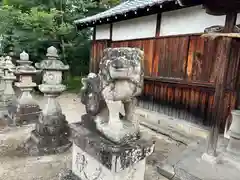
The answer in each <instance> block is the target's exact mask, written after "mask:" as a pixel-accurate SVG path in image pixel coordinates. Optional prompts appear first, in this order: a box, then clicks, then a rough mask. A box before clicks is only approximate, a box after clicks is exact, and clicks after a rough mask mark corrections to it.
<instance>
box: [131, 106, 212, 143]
mask: <svg viewBox="0 0 240 180" xmlns="http://www.w3.org/2000/svg"><path fill="white" fill-rule="evenodd" d="M135 115H136V116H137V117H138V119H139V120H140V123H141V124H142V125H143V126H146V127H148V128H151V129H153V130H155V131H156V132H158V133H161V134H164V135H166V136H169V137H170V138H172V139H174V140H176V141H179V142H182V143H184V144H186V145H188V144H191V143H192V142H194V141H196V140H201V139H206V138H207V137H208V133H209V129H208V128H206V127H203V126H200V125H197V124H193V123H190V122H187V121H184V120H181V119H176V118H173V117H170V116H167V115H164V114H161V113H158V112H155V111H150V110H147V109H143V108H140V107H137V108H136V110H135Z"/></svg>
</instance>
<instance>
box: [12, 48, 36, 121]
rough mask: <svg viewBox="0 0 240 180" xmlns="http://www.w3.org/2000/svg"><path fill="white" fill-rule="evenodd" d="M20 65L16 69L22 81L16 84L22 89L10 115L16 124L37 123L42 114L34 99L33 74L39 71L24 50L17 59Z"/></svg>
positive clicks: (16, 73) (34, 85)
mask: <svg viewBox="0 0 240 180" xmlns="http://www.w3.org/2000/svg"><path fill="white" fill-rule="evenodd" d="M17 63H18V64H19V66H17V68H16V70H15V72H14V73H15V75H16V76H18V77H19V80H20V82H16V83H15V86H16V87H18V88H19V89H20V90H21V94H20V96H19V97H18V99H17V101H16V103H15V104H12V106H11V107H9V109H8V114H9V117H10V119H11V121H12V123H13V124H14V125H22V124H29V123H36V122H37V120H38V117H39V114H40V111H41V109H40V107H39V105H38V103H37V102H36V101H35V100H34V99H33V97H32V95H31V91H32V89H33V88H34V87H36V86H37V85H36V83H34V82H33V81H32V76H34V75H36V74H37V73H39V71H37V70H36V69H35V68H34V67H33V66H31V64H32V62H31V61H29V55H28V54H27V53H26V52H25V51H23V52H22V53H21V54H20V60H18V61H17Z"/></svg>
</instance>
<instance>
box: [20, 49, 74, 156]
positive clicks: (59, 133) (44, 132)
mask: <svg viewBox="0 0 240 180" xmlns="http://www.w3.org/2000/svg"><path fill="white" fill-rule="evenodd" d="M46 56H47V60H43V61H42V62H40V63H36V64H35V65H36V67H37V68H38V69H41V70H42V71H43V84H41V85H39V89H40V91H41V92H43V93H44V96H46V98H47V101H46V103H45V106H44V107H43V108H42V113H41V114H40V117H39V121H38V123H37V124H36V129H35V130H34V131H32V133H31V137H30V139H29V140H28V141H27V143H26V144H25V148H26V149H27V151H28V152H29V154H30V155H44V154H52V153H60V152H64V151H65V150H67V149H68V148H69V147H70V146H71V143H70V141H69V140H68V135H69V127H68V123H67V121H66V117H65V115H64V114H63V113H62V109H61V106H60V104H59V103H58V101H57V100H56V98H57V97H58V96H59V95H60V94H61V93H62V92H63V91H64V90H65V89H66V86H65V85H63V84H61V83H62V72H63V71H65V70H68V69H69V66H68V65H64V64H63V63H62V62H61V61H60V60H59V59H58V58H59V56H58V53H57V49H56V48H55V47H53V46H51V47H49V48H48V50H47V55H46Z"/></svg>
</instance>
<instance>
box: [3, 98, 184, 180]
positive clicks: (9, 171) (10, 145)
mask: <svg viewBox="0 0 240 180" xmlns="http://www.w3.org/2000/svg"><path fill="white" fill-rule="evenodd" d="M36 99H38V100H39V103H40V106H42V105H44V104H45V101H44V100H42V99H43V98H42V97H36ZM58 99H59V102H60V104H61V106H62V110H63V113H65V115H66V118H67V121H68V122H69V123H73V122H78V121H80V118H81V115H82V114H84V112H85V110H84V107H83V105H82V104H81V103H80V100H79V99H78V97H77V95H75V94H63V95H62V96H60V97H59V98H58ZM33 128H34V126H33V125H29V126H24V127H17V128H7V129H5V130H4V131H3V130H1V131H0V141H1V143H0V180H58V173H59V172H60V171H61V169H65V168H71V149H70V150H69V151H67V152H65V153H63V154H58V155H51V156H43V157H29V156H28V155H27V154H25V153H24V152H23V151H22V150H21V149H20V148H18V147H19V146H20V145H21V144H22V142H23V141H24V140H26V139H27V138H28V136H29V134H30V131H31V130H32V129H33ZM141 130H142V131H143V132H144V133H145V134H147V135H150V136H152V137H153V138H154V140H156V149H155V152H154V153H153V154H152V155H151V156H150V157H149V158H148V159H147V167H146V173H145V180H166V179H165V178H164V177H161V176H160V175H159V174H158V173H157V171H156V164H157V163H158V162H162V161H164V160H165V159H166V158H167V157H168V156H172V155H175V154H177V153H180V152H182V150H184V149H185V148H186V146H184V145H181V144H178V143H177V142H175V141H172V140H170V139H168V138H167V137H165V136H162V135H160V134H157V133H155V132H154V131H152V130H149V129H147V128H145V127H141Z"/></svg>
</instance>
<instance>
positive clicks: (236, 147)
mask: <svg viewBox="0 0 240 180" xmlns="http://www.w3.org/2000/svg"><path fill="white" fill-rule="evenodd" d="M229 130H230V139H229V143H228V147H227V152H229V153H230V154H233V155H237V156H240V110H233V111H232V124H231V126H230V129H229Z"/></svg>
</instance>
